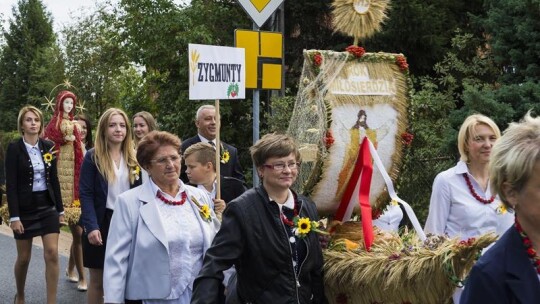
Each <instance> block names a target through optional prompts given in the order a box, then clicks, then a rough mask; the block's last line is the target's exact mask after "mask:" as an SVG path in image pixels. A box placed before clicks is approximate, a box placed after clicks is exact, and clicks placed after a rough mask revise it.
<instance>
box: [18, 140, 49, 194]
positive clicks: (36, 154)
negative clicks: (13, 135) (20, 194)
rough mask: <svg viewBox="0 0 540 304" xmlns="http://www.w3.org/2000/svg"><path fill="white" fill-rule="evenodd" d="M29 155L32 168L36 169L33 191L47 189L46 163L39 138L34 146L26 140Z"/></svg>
mask: <svg viewBox="0 0 540 304" xmlns="http://www.w3.org/2000/svg"><path fill="white" fill-rule="evenodd" d="M23 142H24V145H25V146H26V151H28V156H30V162H31V163H32V169H33V170H34V179H33V184H32V192H37V191H45V190H47V183H46V179H45V163H44V162H43V156H42V155H41V151H40V150H39V140H38V141H37V142H36V144H35V145H34V146H32V145H30V144H29V143H27V142H26V141H24V138H23Z"/></svg>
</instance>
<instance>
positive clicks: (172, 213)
mask: <svg viewBox="0 0 540 304" xmlns="http://www.w3.org/2000/svg"><path fill="white" fill-rule="evenodd" d="M150 183H151V185H152V190H153V192H154V197H156V198H155V202H156V205H157V207H158V211H159V216H160V218H161V222H162V225H163V228H164V230H165V234H166V235H167V240H168V241H169V261H170V270H171V271H170V273H171V287H172V288H171V289H172V290H171V294H170V295H169V296H168V297H167V298H165V299H160V300H143V303H144V304H158V303H167V304H173V303H174V304H189V302H190V300H191V295H192V294H193V281H194V280H195V277H196V276H197V274H198V273H199V271H200V270H201V268H202V260H203V231H202V228H201V226H200V224H199V220H198V219H197V216H199V215H198V214H195V213H194V212H193V209H192V208H191V206H190V205H189V204H190V202H189V201H188V200H187V199H186V202H185V203H184V204H182V205H179V206H173V205H168V204H165V203H164V202H162V201H161V200H160V199H158V198H157V192H158V191H161V190H160V189H159V187H158V186H157V185H156V184H155V183H154V181H153V180H150ZM178 183H179V185H180V188H179V191H178V193H177V194H176V196H175V197H172V196H170V195H168V194H167V193H165V192H163V191H161V194H162V195H163V196H164V197H165V198H167V199H169V200H174V201H180V200H181V199H182V193H184V192H185V191H186V189H185V187H184V184H183V183H182V182H181V181H180V180H178Z"/></svg>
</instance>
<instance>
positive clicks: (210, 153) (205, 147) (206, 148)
mask: <svg viewBox="0 0 540 304" xmlns="http://www.w3.org/2000/svg"><path fill="white" fill-rule="evenodd" d="M190 155H194V156H195V161H196V162H198V163H201V164H203V165H204V164H207V163H212V166H213V168H214V172H215V171H216V149H214V147H212V146H211V145H210V144H209V143H203V142H198V143H196V144H193V145H191V146H189V147H188V148H187V149H186V151H184V156H183V157H184V160H185V159H186V158H188V156H190Z"/></svg>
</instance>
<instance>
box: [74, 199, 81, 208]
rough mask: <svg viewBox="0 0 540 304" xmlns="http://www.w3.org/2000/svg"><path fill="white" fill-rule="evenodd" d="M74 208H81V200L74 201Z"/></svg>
mask: <svg viewBox="0 0 540 304" xmlns="http://www.w3.org/2000/svg"><path fill="white" fill-rule="evenodd" d="M73 207H75V208H79V207H81V201H80V200H74V201H73Z"/></svg>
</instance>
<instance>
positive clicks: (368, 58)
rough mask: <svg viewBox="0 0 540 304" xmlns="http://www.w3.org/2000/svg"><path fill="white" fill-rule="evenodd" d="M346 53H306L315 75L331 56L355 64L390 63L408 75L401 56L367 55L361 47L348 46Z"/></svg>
mask: <svg viewBox="0 0 540 304" xmlns="http://www.w3.org/2000/svg"><path fill="white" fill-rule="evenodd" d="M345 51H346V52H341V53H339V52H334V51H308V52H307V54H308V57H309V58H310V60H311V62H312V63H313V70H314V72H315V75H318V74H319V73H320V71H321V70H320V69H321V66H322V64H323V63H324V57H325V56H332V57H337V58H338V59H339V58H343V56H346V57H347V60H348V61H357V62H384V61H390V62H392V63H394V64H395V65H397V66H398V68H399V70H400V71H401V72H403V73H404V74H407V75H408V74H409V64H408V63H407V58H406V57H405V56H404V55H403V54H383V53H367V52H366V50H365V49H364V48H363V47H360V46H356V45H350V46H348V47H347V48H345Z"/></svg>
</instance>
